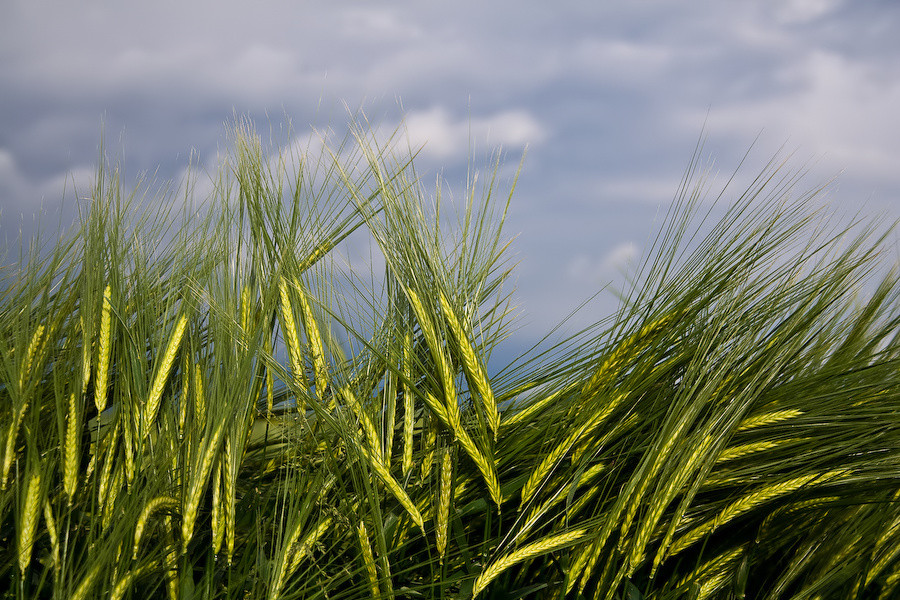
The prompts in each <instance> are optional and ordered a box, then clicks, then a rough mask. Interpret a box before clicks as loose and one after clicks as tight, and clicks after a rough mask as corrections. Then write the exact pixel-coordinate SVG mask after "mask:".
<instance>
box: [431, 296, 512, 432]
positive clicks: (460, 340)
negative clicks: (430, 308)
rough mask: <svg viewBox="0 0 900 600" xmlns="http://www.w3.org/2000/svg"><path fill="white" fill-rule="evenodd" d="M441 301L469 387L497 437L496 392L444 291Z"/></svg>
mask: <svg viewBox="0 0 900 600" xmlns="http://www.w3.org/2000/svg"><path fill="white" fill-rule="evenodd" d="M440 299H441V309H442V310H443V312H444V318H445V319H446V321H447V324H448V325H449V326H450V333H451V334H452V335H453V337H454V338H455V340H456V345H457V347H458V348H459V353H460V356H461V357H462V364H463V370H464V371H465V374H466V378H467V380H468V382H469V386H470V388H471V389H473V390H474V391H475V392H476V393H477V394H478V396H479V397H480V398H481V403H482V406H483V408H484V412H485V416H486V418H487V422H488V426H489V427H490V429H491V431H492V432H493V434H494V435H495V436H496V435H497V432H498V431H499V430H500V413H499V412H498V411H497V402H496V401H495V400H494V392H493V391H492V390H491V383H490V381H489V380H488V377H487V372H486V370H485V368H484V364H483V363H482V361H481V360H480V359H479V357H478V354H477V353H476V352H475V348H474V346H472V343H471V341H470V340H469V336H467V335H466V332H465V330H463V328H462V325H461V324H460V322H459V319H458V318H457V317H456V311H454V310H453V307H452V306H451V305H450V301H449V300H447V296H446V295H445V294H444V292H443V291H441V293H440Z"/></svg>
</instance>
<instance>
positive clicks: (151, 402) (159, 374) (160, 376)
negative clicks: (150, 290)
mask: <svg viewBox="0 0 900 600" xmlns="http://www.w3.org/2000/svg"><path fill="white" fill-rule="evenodd" d="M187 320H188V319H187V315H185V314H182V315H181V316H180V317H178V322H177V323H176V324H175V329H174V330H173V331H172V337H170V338H169V343H168V344H167V345H166V350H165V352H164V353H163V356H162V360H161V361H160V363H159V367H158V369H157V371H156V375H155V376H154V377H153V384H152V385H151V386H150V394H149V396H148V397H147V402H146V404H145V405H144V407H143V413H144V414H143V430H142V431H141V436H142V437H143V438H146V437H147V435H149V433H150V428H151V427H152V425H153V423H154V421H156V414H157V412H158V411H159V404H160V401H161V400H162V393H163V389H164V388H165V387H166V381H167V380H168V378H169V372H170V371H171V370H172V365H173V364H175V356H176V355H177V354H178V348H179V347H180V346H181V339H182V338H183V337H184V331H185V328H186V327H187Z"/></svg>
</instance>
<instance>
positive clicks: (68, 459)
mask: <svg viewBox="0 0 900 600" xmlns="http://www.w3.org/2000/svg"><path fill="white" fill-rule="evenodd" d="M79 412H80V410H79V403H78V401H77V400H76V399H75V392H72V393H70V394H69V412H68V414H67V415H66V441H65V445H64V446H63V449H64V453H63V454H64V458H63V465H64V467H63V490H64V491H65V492H66V496H68V497H69V506H71V505H72V500H73V497H74V496H75V490H76V488H77V486H78V463H79V461H80V459H81V418H80V415H79Z"/></svg>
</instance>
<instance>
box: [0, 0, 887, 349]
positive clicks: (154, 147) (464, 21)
mask: <svg viewBox="0 0 900 600" xmlns="http://www.w3.org/2000/svg"><path fill="white" fill-rule="evenodd" d="M0 23H2V24H0V103H2V108H3V110H2V111H0V209H2V213H0V234H2V235H0V240H2V239H3V238H4V237H5V238H7V239H9V238H10V237H14V236H15V235H16V234H17V232H18V228H19V226H20V219H21V216H22V215H27V218H26V223H28V222H30V219H31V217H30V215H31V214H32V213H33V212H34V210H36V208H37V207H38V206H39V205H40V204H41V203H43V206H44V207H45V209H49V208H52V207H53V206H54V204H55V203H57V202H58V201H59V199H60V198H61V197H62V191H63V189H64V185H65V184H66V182H67V181H69V182H71V181H72V180H73V179H74V180H75V182H76V183H78V184H80V185H82V186H85V185H88V184H89V182H90V176H91V172H92V165H94V164H95V163H96V161H97V156H98V155H97V152H98V150H97V146H98V142H99V138H100V132H101V123H103V124H104V125H103V128H104V136H105V142H106V145H107V147H108V148H109V149H110V150H111V151H112V152H113V153H116V152H121V154H122V155H123V160H124V165H125V173H126V179H127V178H128V176H132V177H133V176H136V175H137V174H138V173H139V172H141V171H154V170H156V169H157V167H158V173H159V176H160V177H162V178H164V179H165V178H173V179H178V178H179V177H181V176H182V174H183V173H184V170H185V168H186V167H187V165H188V162H189V161H190V160H192V159H191V157H194V158H193V160H195V161H198V162H199V164H200V165H201V166H205V167H208V168H212V167H213V166H214V165H215V161H216V156H217V153H218V152H219V151H220V149H221V148H222V145H223V143H224V141H225V139H224V133H225V123H226V122H227V121H230V120H231V119H232V118H233V117H234V116H235V115H250V116H251V117H252V118H254V119H255V120H256V121H257V122H258V123H259V124H260V127H261V129H264V130H265V129H267V128H268V123H269V122H271V123H274V124H276V125H277V124H280V123H281V121H282V118H283V116H287V117H290V118H291V119H292V121H293V125H294V127H295V130H296V134H297V136H299V137H301V138H302V136H303V135H305V134H306V132H307V128H308V127H309V126H316V127H320V128H321V127H325V126H327V125H328V124H329V123H331V124H335V126H336V127H338V128H339V126H340V123H342V122H344V121H345V120H346V118H347V109H346V108H345V106H346V107H349V109H350V110H354V109H356V108H359V107H364V108H365V110H366V112H367V114H368V115H369V116H370V118H371V119H372V121H373V122H375V123H379V124H381V126H382V129H383V130H384V131H389V130H391V129H392V128H394V127H396V126H397V124H398V123H399V122H400V119H401V117H402V116H403V115H405V116H406V123H407V125H408V130H409V133H408V140H409V142H410V143H411V144H413V145H420V144H424V148H425V149H424V150H423V154H422V162H423V169H424V171H425V172H429V173H434V172H436V171H438V170H441V171H442V172H443V173H444V175H445V176H446V177H447V178H448V179H449V180H450V182H451V184H455V185H459V183H460V182H461V181H464V176H465V168H466V158H467V153H468V152H469V151H470V146H469V144H470V141H473V142H474V143H475V144H476V146H477V148H478V149H480V150H488V149H489V148H490V147H491V146H492V145H497V144H499V145H502V146H503V147H504V148H505V150H506V152H507V157H508V162H509V163H511V167H510V168H514V167H515V165H516V164H517V162H518V158H519V156H520V155H521V152H522V151H523V149H524V147H525V145H526V144H527V145H528V148H529V150H528V159H527V161H526V163H525V169H524V172H523V173H522V177H521V180H520V185H519V188H518V192H517V195H516V197H515V199H514V203H513V207H512V214H511V215H510V220H509V226H510V233H511V234H513V233H521V235H520V236H519V238H518V239H517V241H516V243H515V245H514V250H515V251H516V252H517V255H518V257H519V258H520V259H521V260H520V268H519V290H520V291H519V296H520V298H521V300H522V304H523V309H524V310H525V311H526V312H527V313H528V314H529V315H531V317H530V318H531V321H532V324H533V326H532V327H531V328H528V329H526V333H527V334H529V335H530V334H531V333H534V332H539V331H541V330H543V329H545V328H546V325H547V323H549V322H553V321H555V320H556V319H557V318H558V317H560V316H561V315H563V314H565V313H566V312H567V311H568V310H569V309H570V308H571V307H573V306H575V305H577V304H578V303H579V302H580V301H581V300H582V299H583V298H584V297H586V296H588V295H590V294H592V293H593V292H594V291H596V290H597V289H598V288H599V287H600V286H601V285H603V283H605V282H606V281H610V280H615V281H621V280H620V278H619V275H618V271H619V269H621V268H622V267H624V266H625V265H627V263H628V261H629V260H633V259H635V258H636V257H638V256H639V255H640V253H641V251H642V250H643V249H644V248H645V247H646V240H647V237H648V235H649V233H650V229H651V227H652V223H653V219H654V217H655V215H656V214H657V213H658V212H659V210H660V207H661V206H662V207H664V206H665V204H666V203H667V202H668V201H669V200H670V199H671V197H672V195H673V194H674V192H675V190H676V187H677V184H678V180H679V178H680V175H681V172H682V170H683V168H684V166H685V165H686V163H687V160H688V158H689V155H690V152H691V151H692V149H693V146H694V144H695V142H696V140H697V138H698V136H699V135H700V133H701V129H702V128H703V127H704V124H705V131H706V134H707V136H708V141H707V148H708V150H709V151H711V152H712V153H714V154H715V155H716V156H717V157H718V164H719V165H721V169H722V170H723V171H724V172H728V171H729V170H730V168H731V167H732V166H734V165H735V164H736V163H737V161H738V160H739V159H740V157H741V156H742V154H743V152H744V151H745V150H746V149H747V147H748V146H749V145H750V144H751V142H752V141H753V140H754V139H755V138H756V136H757V134H759V133H760V132H762V136H761V137H760V139H759V141H758V142H757V151H756V153H755V154H754V157H755V158H754V159H752V160H751V161H750V167H749V168H750V169H751V170H752V169H753V168H754V166H759V165H761V164H762V163H763V162H764V161H765V159H767V158H768V157H769V156H770V155H771V154H772V153H773V152H775V151H776V150H777V149H778V148H779V147H780V146H781V145H782V144H784V143H785V142H787V145H788V148H789V149H796V150H797V155H798V159H799V161H800V162H802V161H803V160H804V159H807V158H817V159H818V162H814V163H812V164H813V168H812V171H813V172H812V174H811V183H815V182H816V181H818V180H821V179H825V178H829V177H831V176H832V175H834V174H836V173H837V172H839V171H841V170H843V175H842V177H841V184H840V187H839V188H836V190H835V191H834V192H832V196H833V201H834V202H835V203H836V204H837V205H840V206H843V207H845V208H849V209H852V210H857V209H859V208H860V207H863V206H865V207H866V208H865V210H872V211H876V210H880V211H887V212H888V213H890V214H894V215H900V208H898V205H897V200H898V195H900V174H898V173H900V169H896V166H895V165H896V164H897V162H898V158H900V116H898V111H897V109H896V108H895V107H896V106H898V105H900V58H898V57H900V41H898V38H897V36H896V35H895V32H896V31H897V29H898V26H900V8H898V7H897V5H896V4H895V3H893V2H887V1H874V0H864V1H861V2H847V1H842V0H786V1H785V0H779V1H777V2H776V1H774V0H772V1H763V2H759V1H756V0H753V1H751V0H746V1H738V2H728V3H723V2H713V1H712V0H703V1H699V2H692V3H683V2H671V1H663V0H654V1H645V2H633V3H628V4H627V6H624V5H621V4H620V5H617V6H615V7H613V6H612V5H606V4H601V3H587V2H581V1H574V0H572V1H563V2H557V3H552V4H551V3H540V2H513V1H511V0H502V1H498V2H491V3H482V2H474V1H471V0H464V1H459V2H452V3H413V2H401V1H399V0H397V1H387V2H380V3H377V4H376V3H370V2H346V3H339V4H338V3H333V2H325V1H315V2H302V3H300V2H290V1H287V0H263V1H261V2H257V3H252V4H248V3H245V2H243V3H242V2H234V1H231V0H227V1H217V2H212V1H209V0H197V1H192V2H174V1H172V0H163V1H160V2H152V3H150V2H145V3H112V2H107V1H100V0H88V1H86V2H81V3H77V4H75V3H65V2H59V1H56V2H51V1H46V0H43V1H42V0H31V1H22V0H10V1H8V2H5V3H4V4H3V6H2V7H0ZM401 105H402V108H401ZM470 136H471V138H470ZM510 168H507V171H505V172H504V174H505V175H508V174H509V173H508V171H509V170H510ZM713 173H715V171H714V172H713ZM718 180H721V177H720V179H717V180H716V181H718ZM70 187H71V186H70ZM198 189H202V186H200V188H198ZM863 202H865V203H866V204H865V205H863ZM25 229H26V230H27V227H26V228H25ZM607 298H610V299H608V300H605V301H604V302H601V304H600V305H598V306H599V307H598V308H597V309H596V310H597V311H598V312H604V311H608V310H611V309H612V307H613V306H614V303H613V301H612V300H611V296H607ZM591 316H596V314H595V315H591ZM585 318H586V319H587V318H588V317H585ZM523 335H525V334H523Z"/></svg>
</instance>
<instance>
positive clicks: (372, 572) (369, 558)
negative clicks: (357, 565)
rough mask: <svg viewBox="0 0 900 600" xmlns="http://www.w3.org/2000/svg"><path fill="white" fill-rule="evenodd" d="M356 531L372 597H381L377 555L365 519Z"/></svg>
mask: <svg viewBox="0 0 900 600" xmlns="http://www.w3.org/2000/svg"><path fill="white" fill-rule="evenodd" d="M356 533H357V536H358V537H359V547H360V549H361V550H362V556H363V562H364V563H365V567H366V576H367V577H368V580H369V591H370V592H371V594H372V598H379V599H380V598H381V589H380V588H379V587H378V571H377V570H376V569H375V556H374V555H373V553H372V546H370V545H369V534H368V533H367V532H366V523H365V521H360V522H359V525H357V527H356Z"/></svg>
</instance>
